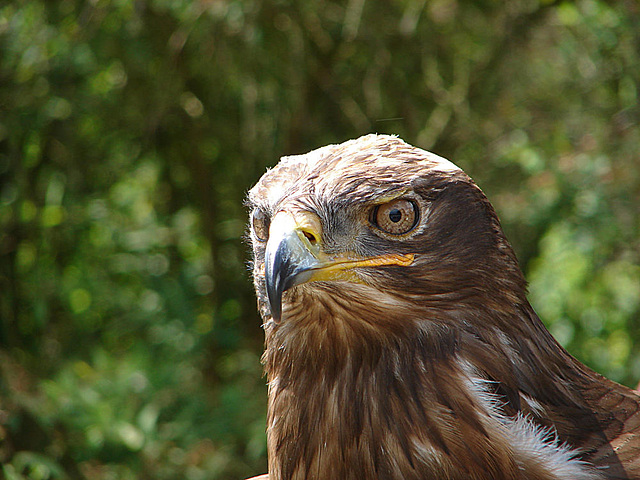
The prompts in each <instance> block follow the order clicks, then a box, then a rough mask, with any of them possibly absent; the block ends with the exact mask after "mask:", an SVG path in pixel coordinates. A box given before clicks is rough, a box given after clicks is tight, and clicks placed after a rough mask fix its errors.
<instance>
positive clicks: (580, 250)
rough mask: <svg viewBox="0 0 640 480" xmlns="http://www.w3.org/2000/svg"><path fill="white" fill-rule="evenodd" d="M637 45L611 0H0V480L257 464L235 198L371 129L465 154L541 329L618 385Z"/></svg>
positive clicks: (638, 323) (631, 350)
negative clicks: (297, 158) (301, 157)
mask: <svg viewBox="0 0 640 480" xmlns="http://www.w3.org/2000/svg"><path fill="white" fill-rule="evenodd" d="M639 45H640V6H639V4H638V3H637V2H635V1H634V0H623V1H620V2H615V3H614V2H607V1H604V0H579V1H575V2H570V1H550V0H514V1H510V2H496V1H492V0H457V1H451V0H430V1H424V0H394V1H389V2H377V3H374V2H366V1H365V0H350V1H347V2H337V1H331V2H329V1H319V2H304V1H299V2H286V1H283V0H280V1H275V0H274V1H265V2H263V1H258V0H243V1H239V0H193V1H186V0H185V1H183V0H180V1H178V0H136V1H128V0H91V1H88V2H80V1H78V0H59V1H56V2H46V1H44V0H15V1H12V2H9V3H3V4H1V5H0V302H1V304H0V463H2V474H3V475H4V477H5V478H7V479H11V480H13V479H33V480H45V479H62V478H86V479H100V480H102V479H105V480H106V479H134V478H135V479H137V478H140V479H144V478H150V479H151V478H153V479H188V480H198V479H233V478H241V477H242V476H247V475H250V474H256V473H260V472H262V471H265V470H266V458H265V445H264V414H265V405H266V390H265V387H264V379H263V378H261V367H260V363H259V356H260V352H261V343H262V334H261V331H260V328H259V319H258V318H257V315H256V313H255V301H254V299H253V294H252V291H251V285H250V281H249V275H248V274H247V273H246V268H245V262H246V260H247V254H246V250H247V249H246V246H245V245H244V244H243V243H242V240H241V237H242V234H243V229H244V222H245V212H244V209H243V206H242V201H243V197H244V194H245V191H246V189H247V188H249V187H250V186H251V184H252V183H253V182H255V181H256V180H257V178H258V177H259V176H260V174H261V173H262V172H263V171H264V169H265V167H266V166H269V165H273V164H274V163H275V162H276V161H277V159H278V157H279V156H281V155H284V154H293V153H300V152H304V151H307V150H309V149H312V148H315V147H318V146H320V145H323V144H326V143H337V142H340V141H343V140H345V139H347V138H352V137H356V136H359V135H361V134H364V133H368V132H372V131H374V132H381V133H382V132H384V133H396V134H399V135H400V136H401V137H403V138H404V139H405V140H407V141H408V142H410V143H413V144H415V145H418V146H421V147H423V148H427V149H431V150H433V151H435V152H437V153H439V154H441V155H443V156H446V157H448V158H450V159H452V160H454V161H455V162H456V163H458V164H459V165H460V166H462V167H463V168H464V169H465V170H467V171H468V173H470V174H471V175H472V176H473V177H474V178H475V179H476V180H477V182H478V183H479V184H480V186H482V188H483V189H484V190H485V192H486V193H487V194H488V196H489V198H490V199H491V200H492V201H493V203H494V205H495V206H496V209H497V210H498V212H499V214H500V216H501V218H502V220H503V224H504V227H505V230H506V231H507V235H508V236H509V237H510V238H511V240H512V241H513V243H514V245H515V248H516V251H517V253H518V255H519V258H520V260H521V263H522V266H523V268H524V269H525V271H526V274H527V276H528V278H529V280H530V282H531V299H532V303H533V304H534V307H535V308H536V309H537V310H538V312H539V313H540V314H541V316H542V317H543V319H544V320H545V321H546V322H547V324H548V326H549V327H550V329H551V331H552V332H553V333H554V334H555V335H556V336H557V338H558V339H559V340H560V341H561V342H562V343H563V344H564V345H565V346H566V347H567V348H568V349H569V350H570V351H571V352H572V353H574V354H575V355H576V356H577V357H578V358H580V359H581V360H583V361H585V362H586V363H587V364H589V365H590V366H592V367H594V368H595V369H596V370H598V371H600V372H601V373H604V374H606V375H608V376H610V377H612V378H614V379H616V380H618V381H622V382H625V383H627V384H629V385H633V384H635V383H636V382H637V381H638V379H639V378H640V342H639V340H640V266H639V265H640V258H639V257H640V235H639V234H638V232H639V231H640V208H639V207H638V205H640V157H639V155H638V145H640V127H639V123H640V108H639V107H638V94H639V91H638V90H639V85H640V61H639V60H640V49H639Z"/></svg>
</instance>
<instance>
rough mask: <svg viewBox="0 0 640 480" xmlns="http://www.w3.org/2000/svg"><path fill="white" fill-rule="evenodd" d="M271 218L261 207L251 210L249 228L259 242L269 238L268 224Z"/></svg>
mask: <svg viewBox="0 0 640 480" xmlns="http://www.w3.org/2000/svg"><path fill="white" fill-rule="evenodd" d="M270 224H271V218H269V215H268V214H267V213H266V212H265V211H264V210H262V209H261V208H256V209H254V210H253V212H251V230H252V231H253V234H254V235H255V237H256V238H257V239H258V241H260V242H266V241H267V240H268V239H269V225H270Z"/></svg>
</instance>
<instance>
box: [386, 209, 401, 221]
mask: <svg viewBox="0 0 640 480" xmlns="http://www.w3.org/2000/svg"><path fill="white" fill-rule="evenodd" d="M389 220H391V221H392V222H393V223H398V222H399V221H400V220H402V212H401V211H400V210H398V209H397V208H394V209H393V210H391V211H390V212H389Z"/></svg>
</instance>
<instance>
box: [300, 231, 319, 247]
mask: <svg viewBox="0 0 640 480" xmlns="http://www.w3.org/2000/svg"><path fill="white" fill-rule="evenodd" d="M302 233H303V235H304V236H305V237H307V240H309V243H310V244H311V245H315V244H316V243H318V238H317V237H316V236H315V235H314V234H313V233H311V232H307V231H306V230H303V231H302Z"/></svg>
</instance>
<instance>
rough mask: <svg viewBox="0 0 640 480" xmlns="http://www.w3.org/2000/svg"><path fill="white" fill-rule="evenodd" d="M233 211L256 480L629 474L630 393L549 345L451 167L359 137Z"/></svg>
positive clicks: (490, 221) (485, 219) (286, 167)
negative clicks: (260, 413)
mask: <svg viewBox="0 0 640 480" xmlns="http://www.w3.org/2000/svg"><path fill="white" fill-rule="evenodd" d="M394 202H395V203H394ZM248 203H249V205H250V208H251V211H252V228H251V239H252V244H253V252H254V261H253V274H254V282H255V288H256V292H257V296H258V306H259V309H260V313H261V315H262V317H263V319H264V329H265V335H266V341H265V345H266V348H265V353H264V357H263V361H264V365H265V371H266V374H267V378H268V381H269V408H268V425H267V434H268V452H269V476H268V478H269V480H290V479H296V480H297V479H336V480H343V479H344V480H346V479H354V480H355V479H389V480H391V479H406V480H410V479H416V480H417V479H431V478H434V479H452V480H453V479H572V480H573V479H591V478H608V479H631V478H640V397H638V396H637V395H636V394H635V393H634V392H633V391H632V390H630V389H628V388H626V387H623V386H621V385H618V384H616V383H614V382H611V381H609V380H607V379H606V378H604V377H602V376H600V375H598V374H597V373H594V372H592V371H591V370H589V369H588V368H587V367H585V366H584V365H582V364H581V363H580V362H578V361H577V360H575V359H574V358H573V357H571V356H570V355H569V354H568V353H567V352H566V351H565V350H564V349H563V348H562V347H561V346H560V345H559V344H558V343H557V342H556V341H555V340H554V339H553V337H552V336H551V335H550V334H549V333H548V331H547V330H546V329H545V327H544V326H543V324H542V323H541V322H540V320H539V319H538V317H537V315H536V313H535V312H534V311H533V309H532V307H531V306H530V305H529V303H528V301H527V299H526V284H525V280H524V278H523V276H522V273H521V271H520V269H519V267H518V264H517V261H516V258H515V255H514V253H513V250H512V248H511V246H510V245H509V243H508V241H507V240H506V238H505V237H504V234H503V232H502V229H501V227H500V223H499V221H498V218H497V216H496V214H495V212H494V210H493V208H492V206H491V204H490V203H489V201H488V200H487V199H486V197H485V196H484V194H483V193H482V191H481V190H480V189H479V188H478V187H477V186H476V185H475V184H474V183H473V181H472V180H471V179H470V178H469V177H468V176H467V175H466V174H465V173H464V172H462V170H460V169H459V168H457V167H456V166H455V165H453V164H452V163H450V162H448V161H447V160H444V159H442V158H440V157H438V156H436V155H433V154H430V153H428V152H425V151H423V150H420V149H418V148H415V147H412V146H410V145H408V144H406V143H404V142H403V141H401V140H400V139H398V138H395V137H390V136H380V135H368V136H365V137H362V138H360V139H358V140H353V141H350V142H346V143H343V144H341V145H330V146H327V147H324V148H321V149H318V150H315V151H313V152H310V153H308V154H306V155H299V156H293V157H285V158H283V159H282V161H281V162H280V163H279V164H278V165H277V166H276V167H275V168H274V169H272V170H270V171H269V172H267V173H266V174H265V175H264V176H263V177H262V178H261V179H260V181H259V182H258V184H257V185H256V186H255V187H254V188H253V189H252V190H251V191H250V192H249V200H248Z"/></svg>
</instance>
